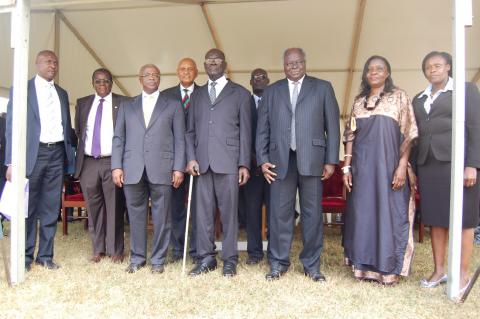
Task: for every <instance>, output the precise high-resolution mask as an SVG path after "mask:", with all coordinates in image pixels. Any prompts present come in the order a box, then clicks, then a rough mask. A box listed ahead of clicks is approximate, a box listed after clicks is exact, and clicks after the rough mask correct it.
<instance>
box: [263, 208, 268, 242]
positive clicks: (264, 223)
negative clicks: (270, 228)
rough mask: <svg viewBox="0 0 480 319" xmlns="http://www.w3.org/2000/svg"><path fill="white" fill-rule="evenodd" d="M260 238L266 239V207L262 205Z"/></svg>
mask: <svg viewBox="0 0 480 319" xmlns="http://www.w3.org/2000/svg"><path fill="white" fill-rule="evenodd" d="M262 240H267V208H266V207H265V205H262Z"/></svg>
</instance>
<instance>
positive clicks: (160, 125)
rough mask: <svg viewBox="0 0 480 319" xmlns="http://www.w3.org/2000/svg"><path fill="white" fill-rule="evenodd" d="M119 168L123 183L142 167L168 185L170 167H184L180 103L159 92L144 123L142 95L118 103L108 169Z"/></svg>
mask: <svg viewBox="0 0 480 319" xmlns="http://www.w3.org/2000/svg"><path fill="white" fill-rule="evenodd" d="M116 168H121V169H123V174H124V182H125V184H136V183H138V182H139V181H140V179H141V178H142V175H143V171H144V170H146V173H147V177H148V179H149V181H150V182H151V183H153V184H164V185H171V183H172V171H174V170H175V171H182V172H183V171H184V170H185V115H184V113H183V109H182V106H181V104H180V102H178V101H177V100H173V99H171V98H169V97H167V96H165V95H163V94H160V95H159V97H158V99H157V103H156V104H155V107H154V109H153V113H152V116H151V118H150V122H149V124H148V126H147V127H146V126H145V120H144V117H143V106H142V95H141V94H140V95H138V96H136V97H134V98H133V99H128V100H124V101H122V102H121V104H120V109H119V111H118V115H117V122H116V125H115V134H114V136H113V141H112V170H113V169H116Z"/></svg>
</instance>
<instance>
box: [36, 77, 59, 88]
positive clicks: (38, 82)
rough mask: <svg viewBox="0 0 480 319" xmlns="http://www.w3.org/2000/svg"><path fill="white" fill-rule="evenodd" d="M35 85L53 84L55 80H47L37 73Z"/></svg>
mask: <svg viewBox="0 0 480 319" xmlns="http://www.w3.org/2000/svg"><path fill="white" fill-rule="evenodd" d="M35 85H41V86H43V87H46V86H55V82H54V81H53V80H52V81H47V80H45V79H44V78H42V77H41V76H40V75H38V74H37V75H36V76H35Z"/></svg>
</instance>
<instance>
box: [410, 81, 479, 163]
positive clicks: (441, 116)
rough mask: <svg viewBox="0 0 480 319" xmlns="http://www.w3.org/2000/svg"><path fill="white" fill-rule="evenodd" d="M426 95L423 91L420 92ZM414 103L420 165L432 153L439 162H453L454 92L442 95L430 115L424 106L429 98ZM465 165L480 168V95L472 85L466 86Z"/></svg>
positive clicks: (437, 99)
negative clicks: (430, 151)
mask: <svg viewBox="0 0 480 319" xmlns="http://www.w3.org/2000/svg"><path fill="white" fill-rule="evenodd" d="M421 93H423V92H421ZM421 93H419V94H417V95H416V96H415V98H414V99H413V101H412V104H413V111H414V112H415V118H416V120H417V126H418V133H419V134H418V135H419V136H418V142H417V147H416V153H417V157H416V158H417V165H423V164H424V163H425V161H426V159H427V155H428V152H429V150H430V149H431V150H432V153H433V156H435V158H436V159H437V160H439V161H448V162H450V161H451V160H452V103H453V102H452V91H447V92H444V93H441V94H440V95H439V96H438V97H437V98H436V99H435V101H434V102H433V103H432V108H431V111H430V113H429V114H427V112H426V111H425V108H424V106H423V104H424V103H425V100H426V99H427V97H426V96H422V97H421V98H419V96H420V95H421ZM465 95H466V96H465V166H470V167H476V168H480V94H479V92H478V88H477V86H476V85H475V84H473V83H466V87H465Z"/></svg>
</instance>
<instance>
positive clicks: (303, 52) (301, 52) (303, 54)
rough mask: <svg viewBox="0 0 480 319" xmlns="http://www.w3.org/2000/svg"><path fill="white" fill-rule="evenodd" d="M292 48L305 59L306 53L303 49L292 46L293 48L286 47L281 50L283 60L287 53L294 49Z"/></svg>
mask: <svg viewBox="0 0 480 319" xmlns="http://www.w3.org/2000/svg"><path fill="white" fill-rule="evenodd" d="M294 50H295V51H298V52H300V54H301V55H302V57H303V59H304V60H306V59H307V54H306V53H305V51H303V49H302V48H296V47H293V48H288V49H286V50H285V51H284V52H283V60H285V58H286V57H287V54H288V53H289V52H290V51H294Z"/></svg>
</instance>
